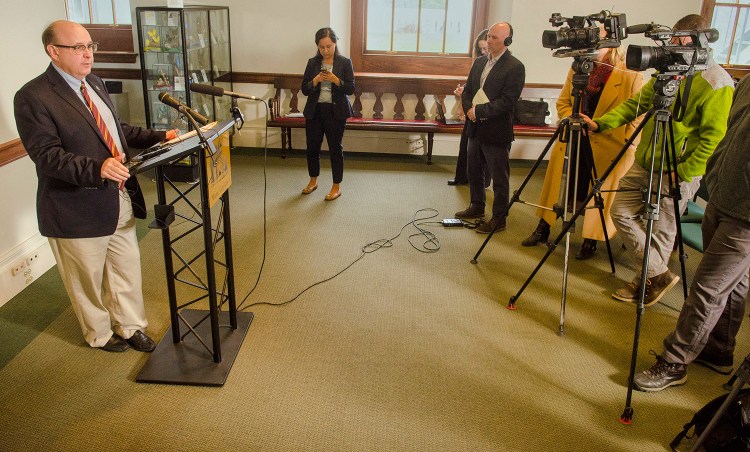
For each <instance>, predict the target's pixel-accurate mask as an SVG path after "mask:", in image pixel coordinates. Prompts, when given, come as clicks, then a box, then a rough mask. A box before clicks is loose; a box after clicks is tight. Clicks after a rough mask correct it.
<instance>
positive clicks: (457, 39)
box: [351, 0, 489, 75]
mask: <svg viewBox="0 0 750 452" xmlns="http://www.w3.org/2000/svg"><path fill="white" fill-rule="evenodd" d="M488 9H489V0H352V28H351V29H352V41H351V58H352V62H353V63H354V68H355V70H356V71H359V72H380V73H400V74H409V73H411V74H435V75H438V74H439V75H466V74H467V73H468V71H469V68H470V67H471V63H472V60H471V48H472V46H473V44H474V36H475V35H476V34H477V33H478V32H479V31H481V30H482V29H484V28H486V26H487V15H488Z"/></svg>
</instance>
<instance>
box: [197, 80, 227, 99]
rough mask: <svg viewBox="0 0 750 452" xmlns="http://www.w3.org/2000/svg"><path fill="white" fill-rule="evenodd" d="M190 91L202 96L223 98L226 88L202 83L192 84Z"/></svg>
mask: <svg viewBox="0 0 750 452" xmlns="http://www.w3.org/2000/svg"><path fill="white" fill-rule="evenodd" d="M190 91H192V92H194V93H200V94H208V95H209V96H219V97H221V96H223V95H224V88H222V87H220V86H213V85H201V84H200V83H191V84H190Z"/></svg>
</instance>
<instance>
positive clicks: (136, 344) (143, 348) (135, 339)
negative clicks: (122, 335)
mask: <svg viewBox="0 0 750 452" xmlns="http://www.w3.org/2000/svg"><path fill="white" fill-rule="evenodd" d="M125 340H126V341H127V343H128V344H130V346H131V347H133V348H134V349H136V350H138V351H139V352H152V351H154V349H155V348H156V343H155V342H154V341H153V340H152V339H151V338H150V337H148V336H146V334H145V333H144V332H143V331H140V330H138V331H136V332H135V333H133V335H132V336H130V337H129V338H127V339H125Z"/></svg>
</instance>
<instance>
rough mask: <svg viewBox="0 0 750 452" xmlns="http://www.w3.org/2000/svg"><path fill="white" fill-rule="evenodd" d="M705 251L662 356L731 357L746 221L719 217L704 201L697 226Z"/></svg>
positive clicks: (741, 301)
mask: <svg viewBox="0 0 750 452" xmlns="http://www.w3.org/2000/svg"><path fill="white" fill-rule="evenodd" d="M701 229H702V231H703V244H704V248H705V251H704V252H703V258H702V259H701V261H700V263H699V264H698V269H697V270H696V272H695V276H694V277H693V283H692V284H691V285H690V294H689V295H688V298H687V300H685V304H684V305H683V306H682V310H681V311H680V316H679V318H678V319H677V326H676V327H675V330H674V331H673V332H672V333H670V334H669V335H668V336H667V337H666V338H665V339H664V352H663V353H662V358H664V359H665V360H667V361H668V362H670V363H679V364H689V363H691V362H692V361H693V360H694V359H695V358H696V357H697V356H698V354H700V352H701V351H702V350H704V348H705V351H706V352H707V353H709V354H711V355H714V356H718V357H723V358H728V357H732V356H733V353H734V346H735V336H736V335H737V332H738V331H739V329H740V325H741V324H742V319H743V317H744V316H745V300H746V298H747V290H748V270H749V269H750V223H747V222H745V221H742V220H738V219H736V218H732V217H730V216H727V215H724V214H723V213H721V212H720V211H719V210H718V209H717V208H716V207H714V205H713V204H711V202H710V201H709V203H708V206H707V207H706V214H705V216H704V217H703V224H702V228H701Z"/></svg>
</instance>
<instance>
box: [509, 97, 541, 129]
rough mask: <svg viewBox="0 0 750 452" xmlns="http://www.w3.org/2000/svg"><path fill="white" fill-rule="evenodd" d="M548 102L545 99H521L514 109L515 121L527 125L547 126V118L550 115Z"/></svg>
mask: <svg viewBox="0 0 750 452" xmlns="http://www.w3.org/2000/svg"><path fill="white" fill-rule="evenodd" d="M547 108H548V105H547V102H545V101H543V100H526V99H519V101H518V102H516V108H515V109H514V110H513V123H514V124H521V125H525V126H546V125H547V123H546V122H545V118H546V117H547V116H549V110H548V109H547Z"/></svg>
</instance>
